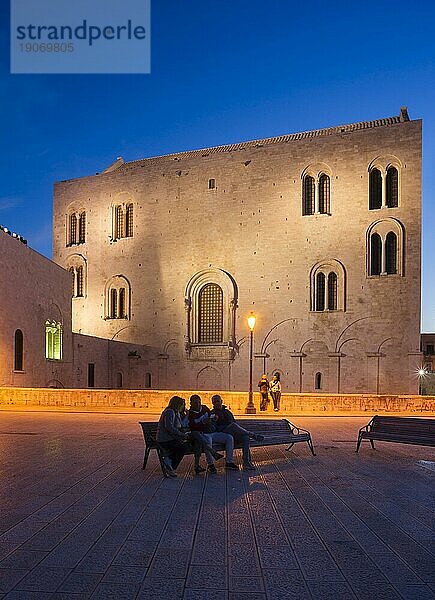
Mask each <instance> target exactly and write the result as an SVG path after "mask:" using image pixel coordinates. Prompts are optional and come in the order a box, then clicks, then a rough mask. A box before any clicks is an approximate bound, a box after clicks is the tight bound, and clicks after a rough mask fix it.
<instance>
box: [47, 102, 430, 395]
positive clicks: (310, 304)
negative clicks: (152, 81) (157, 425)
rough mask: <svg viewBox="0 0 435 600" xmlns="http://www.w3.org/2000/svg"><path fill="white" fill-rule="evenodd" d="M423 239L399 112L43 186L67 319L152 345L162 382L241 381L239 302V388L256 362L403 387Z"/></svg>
mask: <svg viewBox="0 0 435 600" xmlns="http://www.w3.org/2000/svg"><path fill="white" fill-rule="evenodd" d="M83 214H84V215H85V225H84V226H83V231H84V232H85V233H84V235H83V236H82V238H79V237H77V236H76V237H75V238H74V243H71V239H70V237H71V236H70V233H71V232H70V219H71V215H83ZM127 215H129V216H128V219H129V225H128V235H127V228H126V226H125V223H126V220H127ZM120 232H121V233H120ZM420 235H421V122H420V121H418V120H416V121H410V120H409V118H408V115H407V112H406V111H405V110H402V111H401V113H400V115H399V116H397V117H390V118H386V119H382V120H379V121H370V122H366V123H357V124H352V125H345V126H342V127H333V128H329V129H324V130H319V131H312V132H305V133H300V134H293V135H284V136H280V137H276V138H271V139H265V140H257V141H253V142H246V143H240V144H233V145H229V146H223V147H219V148H208V149H202V150H196V151H188V152H184V153H178V154H172V155H167V156H161V157H155V158H149V159H143V160H138V161H134V162H131V163H123V161H122V160H118V161H116V163H115V164H114V165H113V166H111V167H110V168H108V169H106V170H105V171H103V172H102V173H101V174H99V175H97V176H90V177H85V178H82V179H78V180H70V181H64V182H60V183H57V184H56V185H55V194H54V231H53V244H54V259H55V260H56V261H57V262H58V263H59V264H60V265H62V266H64V267H65V268H72V269H77V268H79V267H81V268H82V271H81V273H82V274H83V277H84V278H85V281H84V283H83V285H82V287H81V288H80V289H82V290H83V292H82V293H81V294H80V295H77V297H76V298H74V300H73V329H74V331H79V332H81V333H83V334H87V335H91V336H98V337H101V338H107V339H111V338H116V339H117V340H119V341H124V342H128V343H131V344H141V345H147V346H148V345H149V347H150V352H151V353H152V352H153V353H154V354H153V356H152V357H151V358H152V360H153V361H154V362H153V365H154V366H153V369H154V371H153V374H152V376H153V382H155V385H153V387H157V388H160V389H168V388H173V387H179V388H181V389H183V388H184V389H192V388H193V389H220V390H225V389H229V390H243V389H246V388H247V382H248V365H249V361H248V357H249V344H248V328H247V324H246V317H247V316H248V314H249V312H250V311H251V310H254V311H255V313H256V315H257V324H256V329H255V335H254V344H255V346H254V354H255V355H257V356H256V358H255V359H254V361H255V362H254V386H256V383H257V381H258V379H259V376H260V374H261V373H262V372H263V369H264V368H265V369H266V371H267V372H268V373H272V372H273V371H274V370H279V371H280V372H281V374H282V381H283V388H284V390H285V391H288V392H299V391H300V390H301V391H303V392H313V391H319V392H325V393H327V392H330V393H331V392H332V393H335V392H338V391H340V392H344V393H355V392H358V393H359V392H361V393H363V392H364V393H376V392H377V391H379V392H381V393H382V392H386V391H388V392H389V393H415V392H417V391H418V379H417V377H415V370H416V368H417V367H418V366H419V364H420V363H421V354H420V339H419V328H420ZM76 287H80V286H76ZM120 306H121V307H122V310H121V309H120ZM269 332H270V334H269ZM152 348H153V349H154V350H152V351H151V349H152ZM265 362H266V364H265ZM319 374H320V377H319ZM319 381H320V382H321V387H320V389H318V390H316V383H318V382H319Z"/></svg>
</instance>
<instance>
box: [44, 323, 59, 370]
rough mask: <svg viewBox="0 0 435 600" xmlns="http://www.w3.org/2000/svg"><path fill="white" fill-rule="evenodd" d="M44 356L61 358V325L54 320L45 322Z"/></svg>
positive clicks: (55, 358) (51, 358)
mask: <svg viewBox="0 0 435 600" xmlns="http://www.w3.org/2000/svg"><path fill="white" fill-rule="evenodd" d="M45 357H46V358H48V359H50V360H62V325H61V323H56V321H46V322H45Z"/></svg>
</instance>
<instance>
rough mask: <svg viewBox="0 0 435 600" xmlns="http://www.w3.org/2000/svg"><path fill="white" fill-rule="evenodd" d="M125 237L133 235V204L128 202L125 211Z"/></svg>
mask: <svg viewBox="0 0 435 600" xmlns="http://www.w3.org/2000/svg"><path fill="white" fill-rule="evenodd" d="M125 237H133V204H128V205H127V209H126V211H125Z"/></svg>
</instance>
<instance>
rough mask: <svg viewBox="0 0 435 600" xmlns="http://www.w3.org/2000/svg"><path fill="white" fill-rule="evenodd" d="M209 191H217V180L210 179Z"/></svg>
mask: <svg viewBox="0 0 435 600" xmlns="http://www.w3.org/2000/svg"><path fill="white" fill-rule="evenodd" d="M208 189H209V190H215V189H216V179H209V180H208Z"/></svg>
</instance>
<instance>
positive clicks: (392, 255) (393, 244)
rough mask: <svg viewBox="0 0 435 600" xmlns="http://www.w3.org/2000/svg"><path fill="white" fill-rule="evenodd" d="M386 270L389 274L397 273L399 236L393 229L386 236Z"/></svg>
mask: <svg viewBox="0 0 435 600" xmlns="http://www.w3.org/2000/svg"><path fill="white" fill-rule="evenodd" d="M385 271H386V272H387V274H388V275H394V274H395V273H397V236H396V234H395V233H393V232H392V231H390V232H389V233H387V237H386V238H385Z"/></svg>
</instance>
